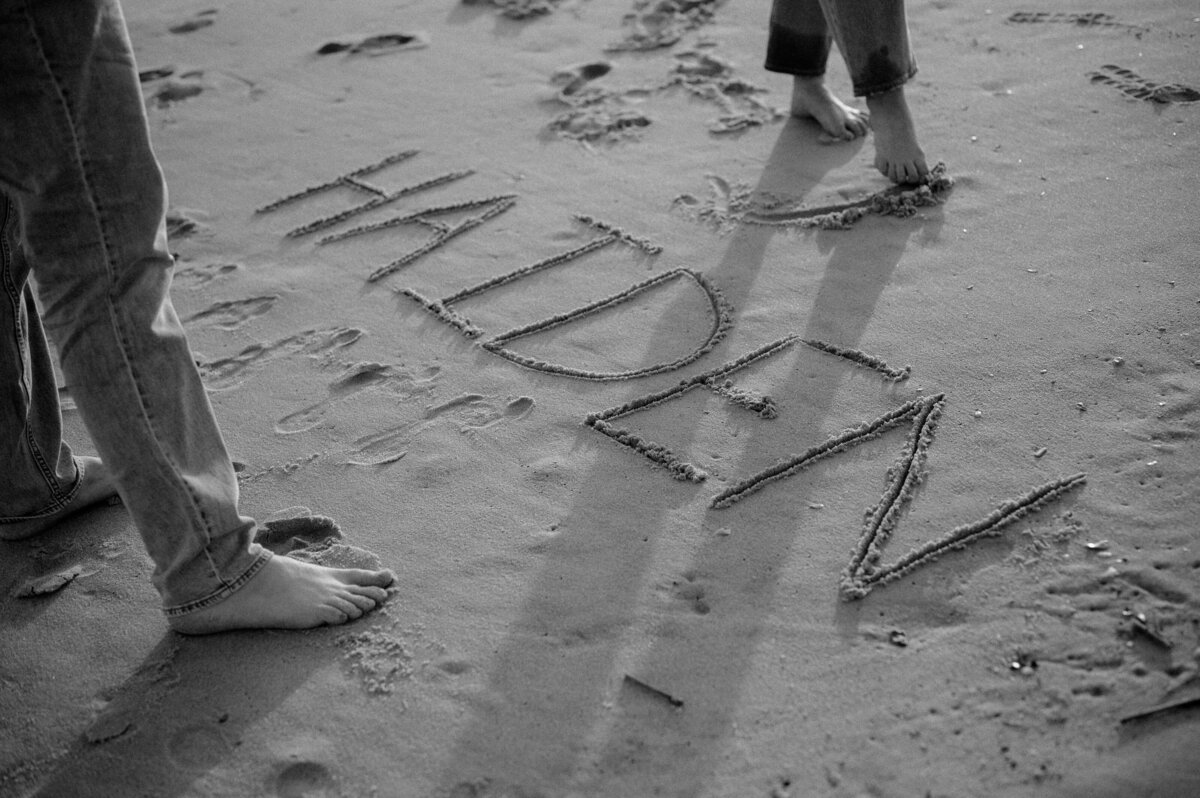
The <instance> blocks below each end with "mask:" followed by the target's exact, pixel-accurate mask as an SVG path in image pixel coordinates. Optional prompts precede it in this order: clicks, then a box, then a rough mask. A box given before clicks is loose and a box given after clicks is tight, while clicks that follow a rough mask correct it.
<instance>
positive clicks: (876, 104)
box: [867, 87, 929, 183]
mask: <svg viewBox="0 0 1200 798" xmlns="http://www.w3.org/2000/svg"><path fill="white" fill-rule="evenodd" d="M867 107H868V108H870V109H871V127H872V129H873V130H874V131H875V168H876V169H878V170H879V171H880V172H882V173H883V174H884V175H885V176H887V178H888V179H890V180H891V181H892V182H893V183H920V182H921V181H922V180H924V179H925V176H926V175H928V174H929V167H928V166H927V165H926V163H925V152H924V151H923V150H922V149H921V145H920V144H918V143H917V130H916V127H915V126H914V125H913V120H912V114H911V113H909V111H908V103H907V102H906V101H905V99H904V88H903V87H900V88H896V89H892V90H891V91H885V92H884V93H882V94H874V95H871V96H870V97H867Z"/></svg>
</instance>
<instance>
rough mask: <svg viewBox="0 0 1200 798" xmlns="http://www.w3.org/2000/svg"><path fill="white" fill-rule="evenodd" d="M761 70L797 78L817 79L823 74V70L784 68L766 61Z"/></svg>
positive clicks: (781, 65) (784, 66) (773, 62)
mask: <svg viewBox="0 0 1200 798" xmlns="http://www.w3.org/2000/svg"><path fill="white" fill-rule="evenodd" d="M763 69H765V70H767V71H768V72H778V73H780V74H782V75H795V76H796V77H798V78H819V77H821V76H822V75H824V74H825V70H824V69H796V68H795V67H792V66H786V65H784V64H780V63H777V62H775V61H767V62H766V63H764V64H763Z"/></svg>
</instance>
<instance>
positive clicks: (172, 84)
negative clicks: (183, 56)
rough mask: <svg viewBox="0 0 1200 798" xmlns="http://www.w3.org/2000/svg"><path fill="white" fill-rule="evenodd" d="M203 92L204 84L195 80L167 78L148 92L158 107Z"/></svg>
mask: <svg viewBox="0 0 1200 798" xmlns="http://www.w3.org/2000/svg"><path fill="white" fill-rule="evenodd" d="M203 92H204V84H202V83H199V82H196V81H181V80H168V81H166V82H165V83H163V84H162V85H161V86H159V87H158V88H156V89H155V90H154V91H153V92H152V93H151V94H150V98H149V99H150V100H151V101H152V102H153V103H154V104H155V105H157V106H158V107H159V108H167V107H169V106H171V105H173V104H175V103H178V102H183V101H184V100H189V99H191V98H192V97H196V96H198V95H200V94H202V93H203Z"/></svg>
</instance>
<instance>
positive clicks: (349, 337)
mask: <svg viewBox="0 0 1200 798" xmlns="http://www.w3.org/2000/svg"><path fill="white" fill-rule="evenodd" d="M363 335H364V333H363V331H362V330H359V329H356V328H354V327H330V328H328V329H324V330H306V331H304V332H301V333H297V334H295V335H291V336H288V337H287V338H280V339H277V340H275V341H271V342H268V343H265V344H253V345H251V346H248V347H246V348H245V349H243V350H242V351H241V352H239V353H238V354H236V355H233V356H231V357H223V358H218V359H217V360H211V361H205V360H203V359H202V358H197V361H196V367H197V368H198V369H199V370H200V376H201V377H202V378H203V379H204V382H205V385H206V386H207V387H208V389H209V390H214V391H222V390H228V389H230V388H234V387H236V386H237V385H239V384H240V383H241V381H242V379H244V378H245V376H246V375H247V373H248V372H250V371H252V370H253V368H254V367H256V366H260V365H262V364H264V363H268V362H270V361H272V360H278V359H279V358H282V357H288V356H289V355H301V356H305V357H310V358H324V357H329V355H330V353H331V352H332V351H333V350H335V349H342V348H344V347H347V346H350V345H352V344H354V343H355V342H357V341H358V339H359V338H362V337H363Z"/></svg>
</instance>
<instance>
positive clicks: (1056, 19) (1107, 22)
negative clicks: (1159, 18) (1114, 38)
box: [1006, 11, 1147, 32]
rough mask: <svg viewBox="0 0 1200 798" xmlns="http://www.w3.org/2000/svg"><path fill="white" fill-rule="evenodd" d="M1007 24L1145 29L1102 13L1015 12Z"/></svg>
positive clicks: (1139, 30) (1141, 30)
mask: <svg viewBox="0 0 1200 798" xmlns="http://www.w3.org/2000/svg"><path fill="white" fill-rule="evenodd" d="M1006 21H1007V22H1015V23H1022V24H1029V23H1061V24H1066V25H1075V26H1076V27H1080V28H1123V29H1125V30H1130V31H1137V32H1145V31H1146V30H1147V28H1143V27H1141V26H1138V25H1129V24H1127V23H1124V22H1118V21H1117V18H1116V17H1114V16H1113V15H1112V14H1106V13H1104V12H1103V11H1081V12H1076V13H1071V12H1067V11H1016V12H1013V13H1012V14H1010V15H1009V17H1008V19H1007V20H1006Z"/></svg>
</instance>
